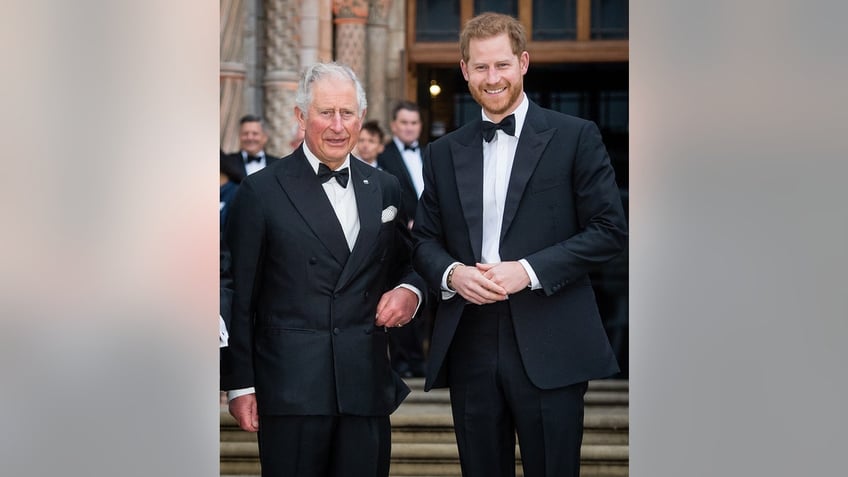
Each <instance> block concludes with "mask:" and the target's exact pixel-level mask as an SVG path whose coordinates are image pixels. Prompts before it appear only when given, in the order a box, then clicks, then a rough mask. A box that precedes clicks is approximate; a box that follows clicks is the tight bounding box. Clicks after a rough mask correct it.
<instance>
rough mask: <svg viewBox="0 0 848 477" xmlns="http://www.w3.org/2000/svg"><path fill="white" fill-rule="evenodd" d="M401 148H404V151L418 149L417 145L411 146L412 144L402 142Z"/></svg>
mask: <svg viewBox="0 0 848 477" xmlns="http://www.w3.org/2000/svg"><path fill="white" fill-rule="evenodd" d="M403 150H404V151H413V152H415V151H417V150H418V146H413V145H412V144H404V145H403Z"/></svg>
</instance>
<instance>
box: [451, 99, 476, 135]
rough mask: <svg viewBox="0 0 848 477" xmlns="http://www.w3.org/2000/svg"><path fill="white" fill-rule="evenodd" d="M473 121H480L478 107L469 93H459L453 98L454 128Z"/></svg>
mask: <svg viewBox="0 0 848 477" xmlns="http://www.w3.org/2000/svg"><path fill="white" fill-rule="evenodd" d="M475 119H480V105H479V104H477V102H476V101H474V98H472V97H471V94H470V93H459V94H457V95H456V96H455V97H454V122H455V124H454V125H453V126H454V128H458V127H460V126H462V125H464V124H467V123H469V122H471V121H473V120H475Z"/></svg>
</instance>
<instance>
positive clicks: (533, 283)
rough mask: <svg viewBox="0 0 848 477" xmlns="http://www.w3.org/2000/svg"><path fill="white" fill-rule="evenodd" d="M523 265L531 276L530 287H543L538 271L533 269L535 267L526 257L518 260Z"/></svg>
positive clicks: (535, 288)
mask: <svg viewBox="0 0 848 477" xmlns="http://www.w3.org/2000/svg"><path fill="white" fill-rule="evenodd" d="M518 263H520V264H521V266H522V267H524V271H526V272H527V275H528V276H529V277H530V289H531V290H538V289H540V288H542V284H541V283H539V277H537V276H536V272H534V271H533V267H531V266H530V262H528V261H527V260H526V259H524V258H522V259H521V260H519V261H518Z"/></svg>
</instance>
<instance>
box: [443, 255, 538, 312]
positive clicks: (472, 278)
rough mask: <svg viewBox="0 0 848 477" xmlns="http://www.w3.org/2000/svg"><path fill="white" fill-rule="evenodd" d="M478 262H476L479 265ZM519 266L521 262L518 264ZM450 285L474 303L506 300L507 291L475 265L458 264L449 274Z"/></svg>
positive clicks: (481, 303) (482, 303)
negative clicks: (451, 273)
mask: <svg viewBox="0 0 848 477" xmlns="http://www.w3.org/2000/svg"><path fill="white" fill-rule="evenodd" d="M479 265H480V264H478V266H479ZM518 266H519V267H520V266H521V264H518ZM450 285H451V287H452V288H453V289H454V290H456V292H457V293H459V294H460V296H462V298H465V299H466V300H468V301H469V302H471V303H473V304H475V305H487V304H489V303H494V302H496V301H503V300H506V295H507V291H506V289H505V288H504V287H503V286H501V285H500V284H498V283H496V282H495V281H494V280H492V279H491V278H489V277H486V276H484V275H483V272H481V271H480V270H478V269H477V268H475V267H467V266H465V265H459V266H458V267H456V269H455V270H454V271H453V275H451V283H450Z"/></svg>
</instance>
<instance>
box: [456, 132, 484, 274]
mask: <svg viewBox="0 0 848 477" xmlns="http://www.w3.org/2000/svg"><path fill="white" fill-rule="evenodd" d="M451 154H453V166H454V170H455V171H456V186H457V188H458V189H459V190H458V193H459V201H460V203H461V204H462V214H463V216H465V223H466V224H467V225H468V238H469V239H470V240H471V250H472V251H473V252H474V259H475V260H477V261H478V262H479V261H480V256H481V254H482V251H481V250H482V248H483V137H482V136H481V135H479V134H478V138H477V140H476V141H470V142H469V143H468V144H460V143H458V142H453V143H451Z"/></svg>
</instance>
